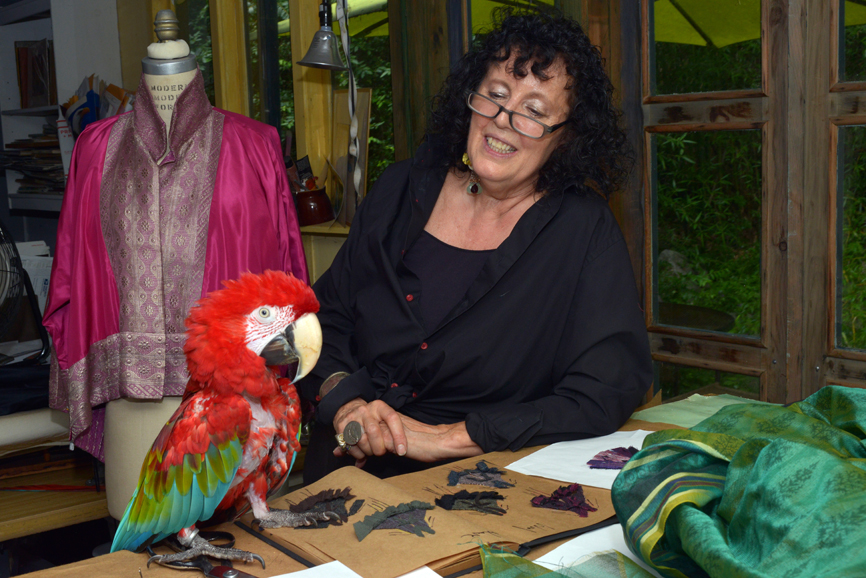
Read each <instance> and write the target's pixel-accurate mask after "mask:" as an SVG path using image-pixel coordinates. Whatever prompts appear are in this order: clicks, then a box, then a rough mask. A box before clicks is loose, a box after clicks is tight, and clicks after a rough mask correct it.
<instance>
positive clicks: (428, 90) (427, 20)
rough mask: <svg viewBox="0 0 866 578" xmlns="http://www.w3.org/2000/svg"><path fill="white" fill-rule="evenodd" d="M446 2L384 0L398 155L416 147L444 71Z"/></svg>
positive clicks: (446, 47) (446, 56)
mask: <svg viewBox="0 0 866 578" xmlns="http://www.w3.org/2000/svg"><path fill="white" fill-rule="evenodd" d="M446 8H447V3H446V2H441V1H437V0H411V1H409V0H389V1H388V23H389V31H390V34H391V86H392V88H393V90H392V94H393V99H394V148H395V156H396V158H397V160H401V159H405V158H408V157H410V156H412V155H413V154H414V153H415V147H417V146H418V145H419V144H420V143H421V139H423V137H424V132H425V130H426V127H427V115H428V114H429V111H430V106H431V103H432V100H433V97H434V96H435V95H436V93H437V92H438V91H439V87H440V86H441V85H442V82H443V81H444V80H445V77H446V76H448V66H449V58H448V14H447V10H446ZM421 31H423V33H422V32H421Z"/></svg>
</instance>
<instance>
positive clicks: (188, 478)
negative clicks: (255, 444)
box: [111, 398, 243, 552]
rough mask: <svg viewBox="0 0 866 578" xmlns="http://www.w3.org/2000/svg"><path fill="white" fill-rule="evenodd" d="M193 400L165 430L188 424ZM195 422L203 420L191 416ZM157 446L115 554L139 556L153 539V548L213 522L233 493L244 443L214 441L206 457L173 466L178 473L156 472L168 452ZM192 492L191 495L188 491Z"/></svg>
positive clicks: (162, 437) (120, 530) (128, 511)
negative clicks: (187, 412)
mask: <svg viewBox="0 0 866 578" xmlns="http://www.w3.org/2000/svg"><path fill="white" fill-rule="evenodd" d="M192 399H193V398H189V399H188V400H185V401H184V402H183V403H182V405H181V409H180V410H179V412H178V413H177V414H175V418H174V419H172V420H170V421H169V423H168V424H166V427H167V428H173V427H174V426H175V425H176V424H177V423H178V422H181V421H182V420H183V419H186V416H185V415H181V411H182V410H183V409H186V408H188V407H189V405H190V402H191V400H192ZM190 419H199V418H197V417H194V416H190ZM163 433H165V432H163ZM163 433H161V434H160V436H159V437H158V438H157V442H160V441H162V442H163V444H165V443H166V442H167V441H168V439H169V437H170V436H169V435H163ZM157 445H158V443H154V447H153V448H152V449H151V453H150V454H148V456H149V457H148V458H146V459H145V464H144V466H142V470H141V475H140V477H139V482H138V487H137V488H136V490H135V493H134V494H133V497H132V499H131V500H130V502H129V505H128V506H127V507H126V511H125V512H124V514H123V518H122V519H121V521H120V524H119V525H118V528H117V532H116V533H115V536H114V541H113V542H112V545H111V551H112V552H116V551H118V550H132V551H139V550H141V549H142V548H143V547H144V545H145V544H146V543H148V542H149V541H151V538H153V539H152V542H158V541H159V540H162V539H163V538H165V537H167V536H170V535H172V534H176V533H177V532H179V531H180V530H181V529H183V528H187V527H189V526H191V525H193V524H195V523H196V522H198V521H199V520H207V519H209V518H211V517H212V516H213V515H214V512H215V511H216V509H217V507H218V506H219V504H220V502H221V501H222V499H223V497H224V496H225V495H226V493H227V492H228V490H229V488H230V486H231V482H232V480H233V479H234V477H235V474H236V473H237V470H238V468H239V467H240V464H241V457H242V456H243V447H242V444H241V440H240V439H239V438H238V437H235V438H234V439H231V440H229V441H228V442H227V443H225V444H224V446H223V447H222V448H220V447H218V446H217V444H216V443H214V442H213V441H212V442H211V443H210V445H209V446H208V449H207V451H206V452H205V453H204V454H188V455H186V456H184V459H183V461H182V464H180V465H177V466H174V467H173V471H170V472H165V471H153V469H152V468H154V467H155V466H157V465H158V461H161V457H162V455H164V451H165V449H166V448H164V447H161V448H158V447H157ZM157 457H158V458H159V460H158V459H157ZM151 459H152V461H151V462H150V466H151V467H150V468H149V467H148V461H149V460H151ZM158 476H163V478H159V477H158ZM161 479H164V480H165V482H164V483H165V486H164V487H162V486H160V485H159V481H160V480H161ZM160 488H161V490H160ZM187 488H188V491H183V490H185V489H187ZM151 494H154V495H151Z"/></svg>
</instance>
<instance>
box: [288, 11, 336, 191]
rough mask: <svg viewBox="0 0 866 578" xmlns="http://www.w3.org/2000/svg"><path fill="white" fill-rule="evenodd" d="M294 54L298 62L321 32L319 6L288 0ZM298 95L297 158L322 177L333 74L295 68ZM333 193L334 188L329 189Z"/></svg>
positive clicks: (296, 95)
mask: <svg viewBox="0 0 866 578" xmlns="http://www.w3.org/2000/svg"><path fill="white" fill-rule="evenodd" d="M289 9H290V10H291V14H292V18H291V23H290V25H291V37H292V54H293V58H294V59H295V61H296V62H297V60H300V59H301V58H303V57H304V55H305V54H306V53H307V50H308V49H309V48H310V42H311V41H312V40H313V35H314V34H315V33H316V31H318V30H319V5H318V4H317V3H315V2H309V1H308V0H307V1H302V0H289ZM292 80H293V83H294V84H293V86H294V93H295V141H294V142H295V145H294V146H295V147H296V151H297V152H296V154H297V158H302V157H305V156H308V157H309V158H310V167H311V168H312V169H313V174H315V175H316V176H321V175H322V174H323V173H324V172H325V171H324V167H325V166H326V164H325V163H326V159H327V158H328V154H329V151H330V147H331V122H332V119H331V116H332V113H331V110H332V104H331V103H332V98H333V96H332V91H331V73H330V72H329V71H327V70H322V69H320V68H310V67H309V66H298V65H296V64H295V65H293V66H292ZM328 190H331V187H328Z"/></svg>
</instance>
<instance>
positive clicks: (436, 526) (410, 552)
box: [241, 467, 576, 578]
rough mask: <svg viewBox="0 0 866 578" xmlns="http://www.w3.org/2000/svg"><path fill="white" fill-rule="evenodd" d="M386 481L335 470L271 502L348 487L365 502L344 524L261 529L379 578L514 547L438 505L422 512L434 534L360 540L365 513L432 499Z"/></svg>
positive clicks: (310, 556)
mask: <svg viewBox="0 0 866 578" xmlns="http://www.w3.org/2000/svg"><path fill="white" fill-rule="evenodd" d="M389 482H390V480H380V479H378V478H376V477H374V476H371V475H370V474H368V473H366V472H364V471H363V470H360V469H358V468H355V467H347V468H342V469H340V470H337V471H336V472H333V473H332V474H329V475H328V476H326V477H324V478H322V479H321V480H319V481H318V482H316V483H315V484H311V485H310V486H307V487H306V488H303V489H301V490H298V491H296V492H293V493H291V494H288V495H287V496H284V497H282V498H279V499H276V500H273V501H272V502H270V506H271V507H273V508H283V509H285V508H288V506H289V505H290V504H296V503H298V502H300V501H301V500H303V499H304V498H307V497H309V496H311V495H313V494H316V493H318V492H320V491H322V490H326V489H337V488H344V487H350V488H352V493H353V494H354V495H355V496H356V499H364V500H365V502H364V506H363V507H362V508H361V509H360V511H359V512H358V513H357V514H355V515H354V516H352V517H351V518H349V522H348V523H346V524H343V525H342V526H329V527H327V528H322V529H312V530H310V529H294V528H279V529H273V530H268V529H266V530H263V531H262V534H263V535H264V536H265V537H267V538H269V539H271V540H273V541H275V542H277V543H278V544H281V545H282V546H284V547H286V548H287V549H288V550H290V551H292V552H294V553H296V554H298V555H300V556H302V557H304V558H305V559H307V560H310V561H311V562H314V563H316V564H322V563H325V562H330V561H331V560H339V561H340V562H342V563H343V564H345V565H346V566H348V567H349V568H351V569H352V570H354V571H355V572H357V573H358V574H360V575H361V576H365V577H366V576H369V577H373V576H375V577H378V578H392V577H395V576H400V575H401V574H405V573H407V572H410V571H412V570H415V569H416V568H420V567H421V566H425V565H427V566H429V567H431V568H432V569H434V570H436V569H437V568H446V567H447V568H460V567H463V566H465V567H470V566H471V565H472V564H473V563H474V564H477V563H478V562H479V560H478V545H479V544H481V543H486V544H489V543H506V545H508V546H509V547H516V544H513V543H507V542H508V541H507V540H506V539H505V538H504V537H503V536H501V535H500V534H498V533H496V532H494V531H490V530H489V529H487V528H483V527H478V526H476V525H474V524H473V523H472V522H471V521H469V520H466V519H464V518H462V517H460V516H456V515H454V512H448V511H446V510H443V509H442V508H434V509H432V510H428V511H427V513H426V515H425V519H426V521H427V523H428V524H429V525H430V527H431V528H432V529H433V530H434V531H435V534H426V533H425V534H424V536H423V537H420V536H416V535H415V534H412V533H409V532H404V531H402V530H374V531H373V532H371V533H370V534H369V535H368V536H367V537H366V538H364V540H363V541H361V542H359V541H358V538H357V537H356V535H355V529H354V527H353V524H354V523H355V522H358V521H361V520H363V519H364V518H365V517H366V516H369V515H371V514H373V513H375V512H377V511H382V510H384V509H385V508H387V507H388V506H396V505H398V504H402V503H406V502H411V501H413V500H418V499H421V500H422V501H429V502H430V503H431V504H432V503H433V501H432V500H427V498H426V496H425V495H423V494H421V493H418V492H416V493H413V492H411V491H404V490H402V489H399V488H397V487H395V486H393V485H391V484H390V483H389ZM350 504H351V503H349V504H347V506H349V505H350ZM575 517H576V516H575ZM241 523H244V524H247V525H252V524H251V523H252V517H251V516H250V515H247V516H245V517H244V518H242V519H241Z"/></svg>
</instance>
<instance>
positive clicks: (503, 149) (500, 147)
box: [486, 136, 517, 154]
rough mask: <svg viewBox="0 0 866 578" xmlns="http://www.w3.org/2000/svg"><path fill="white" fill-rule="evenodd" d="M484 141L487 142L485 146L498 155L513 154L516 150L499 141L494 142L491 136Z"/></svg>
mask: <svg viewBox="0 0 866 578" xmlns="http://www.w3.org/2000/svg"><path fill="white" fill-rule="evenodd" d="M486 140H487V146H489V147H490V148H492V149H493V150H494V151H496V152H498V153H503V154H505V153H513V152H514V151H516V150H517V149H516V148H514V147H513V146H511V145H507V144H505V143H504V142H502V141H500V140H496V139H495V138H493V137H492V136H489V137H487V139H486Z"/></svg>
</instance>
